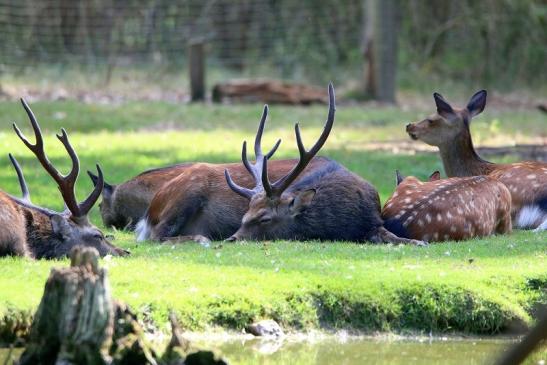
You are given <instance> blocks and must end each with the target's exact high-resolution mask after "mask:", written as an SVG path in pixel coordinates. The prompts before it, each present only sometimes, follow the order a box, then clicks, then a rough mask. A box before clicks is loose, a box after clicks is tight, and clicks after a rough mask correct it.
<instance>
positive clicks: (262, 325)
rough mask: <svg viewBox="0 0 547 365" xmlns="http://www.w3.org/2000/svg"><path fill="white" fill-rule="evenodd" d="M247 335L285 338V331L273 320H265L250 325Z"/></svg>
mask: <svg viewBox="0 0 547 365" xmlns="http://www.w3.org/2000/svg"><path fill="white" fill-rule="evenodd" d="M245 331H246V332H247V333H251V334H253V335H255V336H263V337H281V336H284V333H283V330H282V329H281V327H280V326H279V324H277V322H276V321H274V320H272V319H264V320H262V321H259V322H255V323H253V324H250V325H249V326H247V327H246V328H245Z"/></svg>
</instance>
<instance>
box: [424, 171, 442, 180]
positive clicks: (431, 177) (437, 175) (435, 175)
mask: <svg viewBox="0 0 547 365" xmlns="http://www.w3.org/2000/svg"><path fill="white" fill-rule="evenodd" d="M440 179H441V173H440V172H439V171H435V172H434V173H432V174H431V175H429V179H427V181H437V180H440Z"/></svg>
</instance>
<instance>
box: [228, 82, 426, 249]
mask: <svg viewBox="0 0 547 365" xmlns="http://www.w3.org/2000/svg"><path fill="white" fill-rule="evenodd" d="M328 92H329V110H328V116H327V121H326V123H325V126H324V128H323V132H322V133H321V135H320V136H319V138H318V140H317V141H316V142H315V144H314V145H313V146H312V147H311V148H310V149H309V150H306V148H305V146H304V143H303V142H302V137H301V135H300V127H299V125H298V123H297V124H296V125H295V134H296V143H297V146H298V151H299V154H300V158H299V159H298V162H297V163H296V164H294V165H293V167H292V169H291V170H290V171H289V172H288V173H287V174H285V175H283V176H281V177H280V178H276V181H275V182H273V183H271V182H270V176H269V170H268V165H269V164H268V159H269V157H268V156H263V157H262V159H259V160H257V162H256V163H255V164H251V163H249V161H248V159H247V154H246V143H245V142H244V143H243V152H242V161H243V166H244V167H245V168H246V170H247V171H248V173H249V174H250V175H251V176H252V177H253V179H254V188H252V189H249V188H247V187H243V186H240V185H238V184H236V183H235V182H234V179H233V178H232V174H231V173H230V172H229V171H228V170H226V171H225V175H226V181H227V183H228V186H230V188H231V189H232V190H233V191H234V192H236V193H237V194H239V195H240V196H242V197H244V198H245V199H247V200H248V201H250V203H249V209H248V210H247V212H246V213H245V215H244V216H243V218H242V221H241V226H240V227H239V229H238V230H237V232H235V233H234V234H233V235H232V236H231V237H230V238H229V240H230V241H235V240H242V239H255V240H266V239H288V240H309V239H318V240H343V241H354V242H363V241H371V242H377V243H379V242H394V243H413V244H421V243H422V242H419V241H415V240H409V239H405V238H400V237H397V236H395V235H394V234H392V233H391V232H389V231H388V230H386V229H385V228H384V227H383V221H382V218H381V217H380V198H379V196H378V192H377V191H376V189H375V188H374V187H373V186H372V185H370V184H369V183H368V182H366V181H365V180H363V179H362V178H360V177H359V176H357V175H355V174H353V173H352V172H350V171H348V170H347V169H346V168H345V167H343V166H342V165H340V164H339V163H337V162H335V161H332V160H330V159H327V158H324V157H318V158H314V157H315V155H316V154H317V153H318V152H319V150H320V149H321V147H323V145H324V144H325V142H326V141H327V138H328V136H329V134H330V132H331V130H332V127H333V124H334V115H335V98H334V88H333V86H332V84H331V85H329V89H328Z"/></svg>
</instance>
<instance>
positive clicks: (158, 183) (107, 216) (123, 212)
mask: <svg viewBox="0 0 547 365" xmlns="http://www.w3.org/2000/svg"><path fill="white" fill-rule="evenodd" d="M192 165H193V164H192V163H182V164H177V165H173V166H167V167H161V168H157V169H151V170H148V171H145V172H143V173H141V174H139V175H137V176H135V177H133V178H131V179H129V180H127V181H126V182H124V183H121V184H119V185H114V184H109V183H107V182H106V181H105V182H104V188H103V192H102V194H101V196H102V199H101V202H100V203H99V210H100V212H101V218H102V220H103V223H104V225H105V226H107V227H115V228H117V229H127V230H131V231H132V230H134V229H135V226H136V225H137V223H138V222H139V220H140V219H141V218H142V217H143V216H144V214H145V213H146V209H147V208H148V206H149V205H150V202H151V201H152V198H153V197H154V194H155V193H156V192H157V191H158V190H159V189H160V188H161V187H162V186H163V185H164V184H165V183H166V182H168V181H169V180H171V179H173V178H174V177H176V176H178V175H180V174H181V173H182V172H184V171H185V170H186V169H187V168H190V167H192ZM87 174H88V175H89V177H90V178H91V181H92V182H93V185H97V183H98V180H99V178H98V176H97V175H95V174H93V173H92V172H91V171H88V172H87Z"/></svg>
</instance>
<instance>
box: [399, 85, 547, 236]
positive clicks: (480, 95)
mask: <svg viewBox="0 0 547 365" xmlns="http://www.w3.org/2000/svg"><path fill="white" fill-rule="evenodd" d="M433 97H434V99H435V103H436V105H437V113H436V114H433V115H431V116H430V117H428V118H426V119H425V120H423V121H421V122H417V123H410V124H408V125H407V126H406V131H407V133H408V134H409V135H410V137H411V138H412V139H414V140H418V139H419V140H422V141H424V142H425V143H427V144H429V145H432V146H437V147H438V148H439V152H440V155H441V159H442V161H443V165H444V169H445V171H446V174H447V175H448V176H449V177H453V176H475V175H488V176H490V177H493V178H495V179H497V180H499V181H500V182H502V183H503V184H505V186H507V188H508V189H509V191H510V192H511V197H512V210H511V215H512V218H513V224H514V226H515V227H516V228H536V230H538V231H539V230H546V229H547V163H543V162H539V161H527V162H517V163H512V164H496V163H492V162H488V161H485V160H483V159H482V158H480V157H479V155H478V154H477V152H476V151H475V149H474V148H473V142H472V140H471V132H470V129H469V125H470V122H471V118H473V117H474V116H476V115H478V114H480V113H481V112H482V111H483V110H484V107H485V105H486V91H485V90H481V91H479V92H477V93H476V94H475V95H473V96H472V97H471V99H470V100H469V103H468V104H467V107H465V108H464V109H454V108H452V106H450V104H449V103H448V102H447V101H446V100H445V99H444V98H443V97H442V96H441V95H440V94H438V93H435V94H433Z"/></svg>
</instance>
